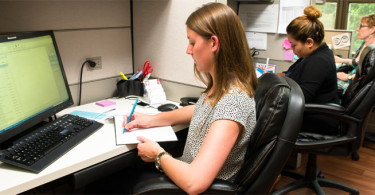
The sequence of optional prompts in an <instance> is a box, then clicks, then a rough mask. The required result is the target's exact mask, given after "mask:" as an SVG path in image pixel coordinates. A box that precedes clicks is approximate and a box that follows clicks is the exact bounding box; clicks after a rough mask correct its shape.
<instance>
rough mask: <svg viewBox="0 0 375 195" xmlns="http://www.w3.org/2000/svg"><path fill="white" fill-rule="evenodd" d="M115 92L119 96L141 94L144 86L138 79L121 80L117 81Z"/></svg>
mask: <svg viewBox="0 0 375 195" xmlns="http://www.w3.org/2000/svg"><path fill="white" fill-rule="evenodd" d="M116 86H117V92H118V96H119V97H126V96H128V95H136V96H143V93H144V86H143V83H141V82H140V81H139V80H121V81H119V82H117V84H116Z"/></svg>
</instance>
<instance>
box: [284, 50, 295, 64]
mask: <svg viewBox="0 0 375 195" xmlns="http://www.w3.org/2000/svg"><path fill="white" fill-rule="evenodd" d="M293 55H294V53H293V50H291V49H288V50H284V60H287V61H292V60H293Z"/></svg>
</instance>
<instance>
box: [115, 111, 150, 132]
mask: <svg viewBox="0 0 375 195" xmlns="http://www.w3.org/2000/svg"><path fill="white" fill-rule="evenodd" d="M128 118H129V114H127V115H125V116H124V122H123V123H122V127H123V128H125V129H126V130H128V131H130V130H131V129H133V128H150V127H153V126H154V125H153V124H152V118H153V115H147V114H142V113H138V112H134V113H133V115H132V117H131V119H130V122H129V123H126V122H127V121H128Z"/></svg>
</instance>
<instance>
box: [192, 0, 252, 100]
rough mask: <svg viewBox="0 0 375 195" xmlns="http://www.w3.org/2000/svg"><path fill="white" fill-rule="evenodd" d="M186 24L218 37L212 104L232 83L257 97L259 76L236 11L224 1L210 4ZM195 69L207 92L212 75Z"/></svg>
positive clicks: (204, 6)
mask: <svg viewBox="0 0 375 195" xmlns="http://www.w3.org/2000/svg"><path fill="white" fill-rule="evenodd" d="M186 25H187V27H188V28H189V29H191V30H193V31H194V32H196V33H198V34H199V35H200V36H202V37H204V38H206V39H207V40H208V39H210V38H211V36H217V37H218V39H219V48H218V50H217V52H216V54H215V55H216V56H215V58H216V59H215V62H216V63H215V65H214V66H215V88H214V92H213V93H212V94H211V95H210V96H209V99H210V105H211V106H214V105H215V104H216V103H217V102H218V101H219V100H220V99H221V98H222V97H223V96H224V95H226V94H227V93H228V92H229V90H230V89H231V87H232V86H236V87H239V88H240V89H242V90H244V91H245V92H246V93H247V94H248V96H249V97H254V93H255V89H256V87H257V78H256V75H255V70H254V64H253V60H252V57H251V53H250V48H249V45H248V43H247V39H246V36H245V31H244V28H243V26H242V23H241V21H240V20H239V18H238V16H237V15H236V13H235V12H234V11H233V10H232V9H231V8H230V7H228V6H226V5H224V4H221V3H208V4H205V5H203V6H202V7H201V8H199V9H198V10H196V11H195V12H193V13H192V14H191V15H190V16H189V18H188V19H187V21H186ZM194 72H195V75H196V76H197V77H198V78H199V79H200V80H201V81H202V82H203V83H205V84H206V85H207V88H206V90H205V91H204V93H208V92H209V91H210V89H211V88H212V87H213V78H212V77H211V75H210V74H209V73H201V72H199V71H198V70H197V68H196V66H194Z"/></svg>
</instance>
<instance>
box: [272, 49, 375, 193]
mask: <svg viewBox="0 0 375 195" xmlns="http://www.w3.org/2000/svg"><path fill="white" fill-rule="evenodd" d="M374 65H375V44H374V45H370V46H368V47H366V48H365V49H364V51H363V52H362V54H361V58H360V61H359V66H358V70H357V73H356V76H355V78H354V80H353V81H352V83H351V84H350V85H349V86H348V89H347V91H346V92H345V94H344V96H343V99H342V105H336V104H327V105H317V104H306V105H305V113H319V114H324V115H326V116H329V117H332V118H335V119H338V120H340V126H339V128H340V129H339V130H340V132H341V133H342V134H341V135H338V136H328V135H322V134H317V133H306V132H301V133H300V134H299V136H298V139H297V142H296V148H295V151H297V152H299V153H308V162H307V165H306V170H305V175H303V174H299V173H296V172H289V171H283V172H282V174H283V175H285V176H288V177H292V178H294V179H297V180H296V181H294V182H292V183H290V184H288V185H287V186H285V187H284V188H282V189H280V190H278V191H276V192H274V194H285V193H287V192H289V191H292V190H295V189H298V188H302V187H309V188H311V189H312V190H314V191H315V192H316V193H317V194H324V191H323V190H322V188H321V187H331V188H337V189H340V190H344V191H346V192H349V193H351V194H359V191H358V190H357V189H355V188H352V187H350V186H346V185H343V184H340V183H337V182H335V181H330V180H327V179H324V178H323V177H322V176H321V173H320V170H319V168H318V167H317V154H324V155H343V156H347V155H349V154H352V159H353V160H358V159H359V155H358V152H357V151H358V150H359V148H360V146H361V144H362V140H363V137H364V129H363V123H364V121H365V119H366V116H367V114H368V113H369V111H370V110H371V108H372V107H373V105H374V103H375V85H374V82H375V68H373V66H374ZM321 132H322V131H321ZM342 176H343V177H345V175H342Z"/></svg>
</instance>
